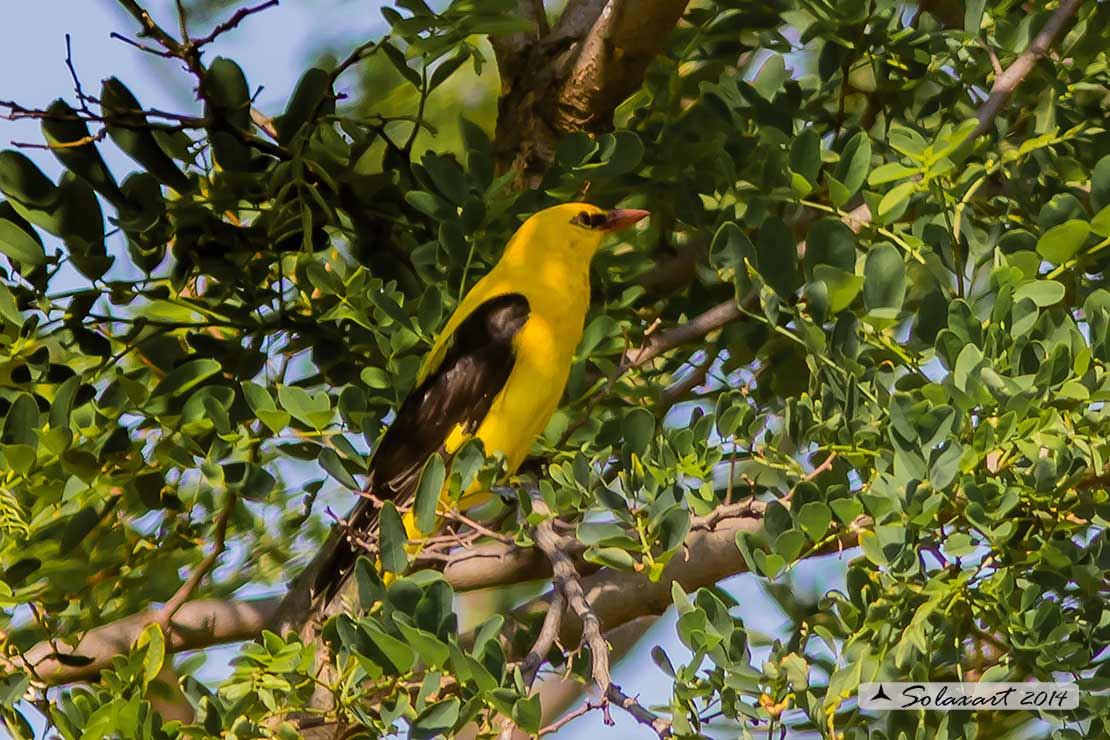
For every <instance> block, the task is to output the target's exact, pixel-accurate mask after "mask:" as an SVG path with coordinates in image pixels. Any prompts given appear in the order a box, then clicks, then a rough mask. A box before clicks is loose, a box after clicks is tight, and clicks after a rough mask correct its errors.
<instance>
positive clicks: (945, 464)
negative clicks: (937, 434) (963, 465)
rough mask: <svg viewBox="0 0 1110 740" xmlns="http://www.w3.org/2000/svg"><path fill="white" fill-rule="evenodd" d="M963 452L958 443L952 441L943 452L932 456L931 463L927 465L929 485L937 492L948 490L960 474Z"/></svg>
mask: <svg viewBox="0 0 1110 740" xmlns="http://www.w3.org/2000/svg"><path fill="white" fill-rule="evenodd" d="M963 451H964V450H963V447H962V446H960V443H959V442H957V441H955V440H952V441H951V442H949V443H948V446H947V447H945V448H944V451H943V452H941V453H940V454H937V455H934V459H933V462H932V464H930V465H929V485H931V486H932V487H933V488H935V489H936V490H938V491H943V490H944V489H946V488H948V486H949V485H951V484H952V481H954V480H956V476H957V475H958V474H959V472H960V457H961V456H962V455H963Z"/></svg>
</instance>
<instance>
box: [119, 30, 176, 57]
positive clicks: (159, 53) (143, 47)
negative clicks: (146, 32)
mask: <svg viewBox="0 0 1110 740" xmlns="http://www.w3.org/2000/svg"><path fill="white" fill-rule="evenodd" d="M108 38H110V39H115V40H117V41H122V42H123V43H125V44H128V45H129V46H134V47H135V48H136V49H138V50H139V51H145V52H146V53H147V54H153V55H155V56H159V57H162V58H163V59H177V54H174V53H173V52H169V51H166V50H165V49H156V48H154V47H153V46H147V45H146V44H141V43H139V42H138V41H136V40H135V39H133V38H130V37H128V36H124V35H123V34H122V33H116V32H115V31H112V32H111V33H109V34H108Z"/></svg>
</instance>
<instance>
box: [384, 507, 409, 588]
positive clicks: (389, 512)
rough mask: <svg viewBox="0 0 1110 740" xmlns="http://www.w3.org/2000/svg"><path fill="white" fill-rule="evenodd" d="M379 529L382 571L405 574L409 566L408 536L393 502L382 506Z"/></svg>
mask: <svg viewBox="0 0 1110 740" xmlns="http://www.w3.org/2000/svg"><path fill="white" fill-rule="evenodd" d="M378 528H379V530H380V532H379V539H380V540H381V549H382V552H381V561H382V569H383V570H385V571H388V572H390V573H403V572H404V571H405V569H406V568H407V567H408V565H409V559H408V554H407V553H406V552H405V546H406V545H407V544H408V536H407V535H406V534H405V525H404V523H403V522H402V521H401V515H400V514H399V513H398V512H397V507H396V506H394V505H393V502H392V501H386V502H385V504H384V505H383V506H382V510H381V515H380V517H379V519H378Z"/></svg>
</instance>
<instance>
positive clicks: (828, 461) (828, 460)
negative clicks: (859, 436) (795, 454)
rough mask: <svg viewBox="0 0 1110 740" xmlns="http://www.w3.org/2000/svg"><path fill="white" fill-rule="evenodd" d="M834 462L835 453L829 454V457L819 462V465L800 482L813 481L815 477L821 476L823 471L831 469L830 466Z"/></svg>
mask: <svg viewBox="0 0 1110 740" xmlns="http://www.w3.org/2000/svg"><path fill="white" fill-rule="evenodd" d="M834 462H836V453H835V452H830V453H829V456H828V457H826V458H825V459H824V460H823V461H822V462H821V464H820V465H818V466H817V467H816V468H814V469H813V470H811V471H809V473H807V474H806V477H805V478H803V479H802V480H813V479H814V478H816V477H817V476H819V475H821V473H824V472H825V471H827V470H829V469H830V468H831V467H832V464H833V463H834Z"/></svg>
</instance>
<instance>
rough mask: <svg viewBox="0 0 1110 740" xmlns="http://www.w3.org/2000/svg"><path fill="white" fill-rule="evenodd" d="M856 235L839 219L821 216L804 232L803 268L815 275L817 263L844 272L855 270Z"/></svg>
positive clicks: (811, 275)
mask: <svg viewBox="0 0 1110 740" xmlns="http://www.w3.org/2000/svg"><path fill="white" fill-rule="evenodd" d="M856 244H857V237H856V235H855V234H854V233H853V232H852V230H851V229H849V228H848V227H847V226H846V225H845V224H844V223H843V222H842V221H840V219H834V218H822V219H820V220H818V221H816V222H815V223H814V224H813V225H812V226H810V227H809V233H808V234H806V253H805V269H806V274H807V275H808V276H809V277H811V278H812V277H815V275H814V268H815V267H816V266H817V265H829V266H830V267H835V268H836V269H837V270H840V271H841V272H846V273H849V274H851V273H854V272H855V270H856Z"/></svg>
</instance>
